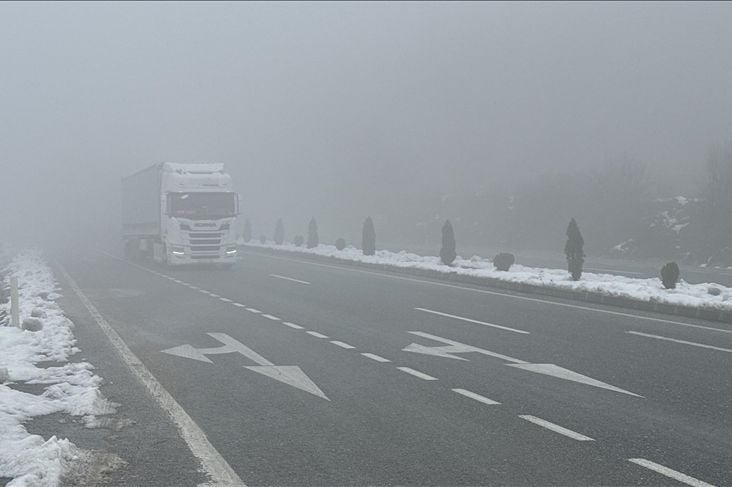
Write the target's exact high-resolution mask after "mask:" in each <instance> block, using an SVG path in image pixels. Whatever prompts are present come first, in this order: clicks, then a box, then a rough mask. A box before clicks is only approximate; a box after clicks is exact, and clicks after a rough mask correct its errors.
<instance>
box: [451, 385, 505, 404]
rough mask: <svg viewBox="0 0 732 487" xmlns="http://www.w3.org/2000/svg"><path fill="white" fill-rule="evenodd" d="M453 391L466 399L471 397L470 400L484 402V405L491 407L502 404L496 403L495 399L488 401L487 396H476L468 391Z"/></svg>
mask: <svg viewBox="0 0 732 487" xmlns="http://www.w3.org/2000/svg"><path fill="white" fill-rule="evenodd" d="M452 391H453V392H457V393H458V394H462V395H463V396H465V397H469V398H470V399H474V400H476V401H478V402H482V403H483V404H487V405H489V406H493V405H495V404H501V403H500V402H496V401H494V400H493V399H488V398H487V397H485V396H481V395H480V394H476V393H475V392H471V391H468V390H467V389H453V390H452Z"/></svg>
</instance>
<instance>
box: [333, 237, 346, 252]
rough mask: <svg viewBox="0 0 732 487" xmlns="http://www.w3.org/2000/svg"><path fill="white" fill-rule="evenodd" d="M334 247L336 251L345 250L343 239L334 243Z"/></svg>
mask: <svg viewBox="0 0 732 487" xmlns="http://www.w3.org/2000/svg"><path fill="white" fill-rule="evenodd" d="M335 247H336V249H338V250H343V249H345V248H346V240H345V239H342V238H339V239H338V240H336V241H335Z"/></svg>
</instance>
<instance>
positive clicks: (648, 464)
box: [628, 458, 714, 487]
mask: <svg viewBox="0 0 732 487" xmlns="http://www.w3.org/2000/svg"><path fill="white" fill-rule="evenodd" d="M628 461H629V462H632V463H635V464H636V465H640V466H641V467H645V468H647V469H649V470H653V471H654V472H657V473H660V474H661V475H665V476H666V477H668V478H671V479H674V480H677V481H679V482H681V483H684V484H686V485H691V486H692V487H714V486H713V485H712V484H708V483H706V482H703V481H701V480H698V479H695V478H694V477H689V476H688V475H686V474H683V473H681V472H677V471H676V470H672V469H670V468H668V467H664V466H663V465H659V464H658V463H654V462H652V461H650V460H646V459H645V458H629V459H628Z"/></svg>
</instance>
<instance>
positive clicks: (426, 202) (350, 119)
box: [0, 2, 732, 249]
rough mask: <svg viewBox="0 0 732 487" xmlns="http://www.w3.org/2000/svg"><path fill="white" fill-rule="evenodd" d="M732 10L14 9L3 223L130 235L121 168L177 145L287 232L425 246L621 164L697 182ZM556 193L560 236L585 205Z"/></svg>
mask: <svg viewBox="0 0 732 487" xmlns="http://www.w3.org/2000/svg"><path fill="white" fill-rule="evenodd" d="M731 21H732V4H729V3H708V4H703V3H697V2H694V3H673V4H665V3H632V4H631V3H567V4H555V3H551V4H539V3H492V2H491V3H350V2H349V3H210V2H207V3H172V2H171V3H154V4H148V3H145V4H143V3H115V4H112V3H103V4H102V3H32V4H25V3H2V4H0V63H1V64H0V66H1V68H0V130H2V136H1V137H0V168H1V169H2V173H1V174H2V176H1V179H0V184H1V186H2V188H1V191H0V225H1V228H2V230H1V231H2V233H3V234H4V235H3V237H2V238H3V239H7V238H13V239H18V240H27V241H42V242H45V243H53V242H58V243H63V244H65V245H68V244H75V243H79V244H86V243H89V242H94V241H98V240H103V241H117V240H119V234H120V216H119V215H120V179H121V178H122V177H124V176H127V175H128V174H131V173H132V172H135V171H137V170H139V169H142V168H145V167H147V166H149V165H151V164H153V163H157V162H163V161H170V162H223V163H224V164H225V165H226V167H227V169H228V170H229V172H230V173H231V174H232V176H233V177H234V180H235V184H236V186H237V189H238V191H239V192H240V194H241V208H242V214H243V216H246V217H247V218H250V219H251V221H252V224H253V227H254V233H255V235H260V234H266V235H268V236H269V237H270V238H271V234H272V231H273V229H274V223H275V221H276V219H277V218H280V217H281V218H283V220H284V222H285V226H286V228H287V235H288V238H289V237H290V236H292V235H293V234H295V233H300V234H303V233H305V231H306V228H307V222H308V220H309V219H310V217H311V216H315V217H316V218H317V219H318V222H319V225H320V230H321V236H322V238H323V239H324V240H325V241H332V239H335V238H336V237H338V236H345V237H346V238H347V239H348V240H349V242H351V241H354V240H356V239H358V238H359V235H360V230H361V222H362V221H363V219H364V218H365V217H366V216H369V215H371V216H373V217H374V219H375V222H376V225H377V233H378V232H379V231H380V230H381V233H379V236H380V237H379V238H380V239H381V240H382V241H390V242H412V241H414V243H421V242H422V241H424V240H425V239H427V238H428V237H429V236H428V235H427V236H425V235H421V234H419V233H418V232H414V231H411V230H409V231H408V230H407V229H406V228H407V227H410V225H411V227H410V228H411V229H412V230H413V229H414V228H416V227H417V226H419V225H420V224H421V225H422V226H424V225H425V222H427V221H435V222H437V221H439V222H440V223H441V222H442V221H444V219H445V218H451V219H453V220H454V221H456V222H457V223H456V234H457V239H458V245H460V243H461V231H462V235H465V234H466V232H465V230H466V227H467V226H468V225H472V226H475V225H480V223H479V222H477V220H470V221H468V216H467V213H469V212H472V213H481V212H485V213H486V215H487V214H490V215H494V213H491V211H492V209H491V208H489V207H488V206H487V205H489V202H490V201H491V200H490V195H496V197H497V199H498V200H500V201H502V202H504V203H505V205H506V206H508V203H507V202H508V201H509V199H510V197H511V195H512V192H513V191H514V190H515V189H516V188H521V187H526V188H531V187H536V186H542V185H546V184H548V183H547V181H549V180H550V179H551V178H550V176H551V175H555V176H556V177H558V178H559V179H562V178H563V177H562V176H561V175H562V174H567V173H570V174H594V173H595V172H593V171H600V172H601V171H603V170H606V168H608V167H619V166H617V165H618V164H631V165H636V166H638V167H640V166H643V167H645V170H646V174H647V177H648V180H649V182H650V184H649V188H650V189H649V192H650V194H652V195H653V196H655V197H661V196H676V195H681V194H683V195H687V196H695V195H698V194H700V192H702V191H703V188H704V181H705V177H706V175H705V171H706V167H707V161H708V160H709V158H710V154H711V153H712V152H713V151H714V150H715V148H719V147H724V144H726V143H728V141H729V140H730V138H731V137H732V130H731V129H730V114H731V113H732V91H730V86H732V56H730V54H729V48H730V46H732V28H730V26H731V25H732V22H731ZM558 191H561V190H560V189H558ZM532 192H533V193H534V194H539V193H540V192H541V191H540V190H537V191H532ZM466 195H467V196H471V195H472V196H474V197H475V198H474V201H475V205H473V206H471V203H470V199H469V198H468V199H465V198H463V199H461V198H462V197H464V196H466ZM472 196H471V197H472ZM498 196H500V198H499V197H498ZM445 201H448V202H449V201H459V204H458V203H456V204H454V205H449V204H442V203H444V202H445ZM430 202H432V203H434V205H432V203H430ZM435 202H436V203H435ZM504 203H490V204H495V205H499V206H500V205H503V204H504ZM545 204H546V205H550V206H549V210H551V211H553V212H554V214H556V215H557V221H562V222H563V226H561V227H560V226H557V225H554V226H553V227H552V228H554V227H556V235H557V236H558V239H556V241H557V243H556V247H557V249H561V246H562V245H563V241H562V239H563V233H564V227H565V226H566V221H568V220H569V218H570V217H572V216H575V215H577V216H578V219H579V220H580V225H582V223H583V222H582V220H581V216H580V215H581V212H582V210H583V209H582V207H581V206H582V205H581V204H580V203H579V202H573V201H569V202H565V203H562V204H563V205H564V206H557V207H554V206H551V205H552V204H553V203H551V202H549V201H548V200H547V201H546V202H545ZM481 205H486V206H485V208H484V209H481V208H480V206H481ZM538 205H539V206H541V205H542V203H541V202H539V203H538ZM557 205H559V203H557ZM461 208H468V209H469V210H470V211H467V210H466V211H462V210H461ZM617 216H618V217H619V218H624V217H626V216H627V215H617ZM490 218H493V217H490ZM537 218H538V217H537ZM461 222H462V223H461ZM522 224H523V225H528V224H533V223H532V222H528V221H526V219H525V218H524V220H523V223H522ZM401 228H405V231H404V232H403V233H402V232H401V231H400V229H401ZM429 228H430V230H429V231H430V232H431V231H432V228H433V227H429ZM434 228H435V229H436V231H435V232H437V233H435V235H434V241H435V245H437V242H439V233H438V232H439V225H437V226H434ZM430 235H431V233H430ZM8 236H12V237H8ZM470 238H472V239H473V243H474V244H479V243H485V244H486V245H498V244H504V245H508V244H509V243H510V242H511V241H509V240H506V239H504V238H503V236H499V235H490V232H488V235H487V234H486V232H482V233H481V232H477V231H476V232H473V233H472V234H471V237H470ZM481 238H483V239H484V240H485V242H481V241H480V240H481ZM521 238H522V237H520V235H519V237H517V239H518V240H514V241H513V242H514V243H516V242H519V243H521V244H525V245H528V244H529V242H524V241H520V240H521ZM526 238H529V237H526ZM625 238H627V235H626V236H620V235H619V236H617V238H616V239H615V240H614V241H617V242H620V241H622V240H624V239H625ZM553 239H555V236H554V235H552V236H551V238H549V239H547V240H548V242H547V245H551V241H553ZM543 244H544V243H543V242H537V245H543Z"/></svg>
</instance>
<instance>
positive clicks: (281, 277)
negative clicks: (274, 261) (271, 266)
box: [269, 274, 310, 285]
mask: <svg viewBox="0 0 732 487" xmlns="http://www.w3.org/2000/svg"><path fill="white" fill-rule="evenodd" d="M269 277H274V278H276V279H284V280H285V281H292V282H297V283H299V284H306V285H310V283H309V282H308V281H301V280H300V279H293V278H291V277H285V276H280V275H277V274H270V275H269Z"/></svg>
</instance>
